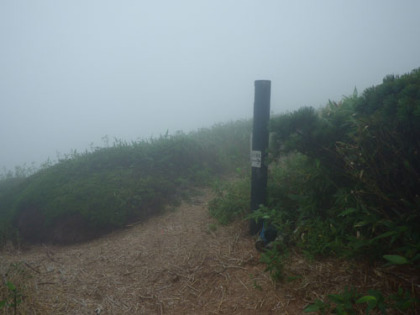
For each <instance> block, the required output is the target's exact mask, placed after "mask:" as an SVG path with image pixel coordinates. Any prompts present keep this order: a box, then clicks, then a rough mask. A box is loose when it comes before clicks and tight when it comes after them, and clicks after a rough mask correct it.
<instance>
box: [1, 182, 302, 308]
mask: <svg viewBox="0 0 420 315" xmlns="http://www.w3.org/2000/svg"><path fill="white" fill-rule="evenodd" d="M210 199H211V193H210V191H209V190H205V191H204V192H203V193H202V194H200V195H199V196H197V197H195V198H194V199H193V200H192V201H190V202H188V203H183V204H182V205H181V206H180V207H179V208H178V209H177V210H175V211H172V212H169V213H168V212H167V213H165V214H164V215H161V216H158V217H155V218H151V219H149V220H148V221H147V222H144V223H141V224H137V225H134V226H132V227H129V228H127V229H126V230H123V231H119V232H117V233H114V234H111V235H108V236H106V237H103V238H100V239H97V240H94V241H91V242H88V243H84V244H79V245H73V246H66V247H55V246H45V245H44V246H36V247H32V248H31V249H29V250H27V251H23V252H13V253H10V252H9V253H6V252H3V253H1V254H0V255H1V256H2V257H1V258H2V260H3V262H4V263H5V264H3V265H9V263H11V262H21V266H22V267H21V268H24V269H25V270H26V274H27V273H28V272H29V273H30V274H31V278H30V280H28V281H29V284H28V286H27V288H26V292H24V293H25V296H26V297H25V299H24V302H23V303H22V304H21V305H19V307H18V310H20V311H22V312H23V313H25V314H98V313H100V314H270V313H276V314H277V313H279V314H297V313H301V312H302V308H303V307H304V305H305V304H306V302H305V301H301V300H296V299H295V298H293V295H292V294H291V292H287V290H282V289H279V288H278V289H276V288H275V284H274V283H273V282H272V281H271V279H270V277H269V274H267V273H265V272H264V268H265V266H264V265H263V264H261V263H260V262H259V253H258V252H257V251H256V250H255V249H254V240H253V239H252V237H250V236H248V235H247V224H246V223H244V222H241V223H237V224H234V225H232V226H228V227H222V226H219V225H217V224H216V222H215V220H214V219H212V218H211V217H210V216H209V215H208V210H207V202H208V201H209V200H210Z"/></svg>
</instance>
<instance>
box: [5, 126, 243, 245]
mask: <svg viewBox="0 0 420 315" xmlns="http://www.w3.org/2000/svg"><path fill="white" fill-rule="evenodd" d="M249 126H250V123H249V122H246V121H243V122H232V123H228V124H221V125H218V126H214V127H213V128H210V129H202V130H200V131H197V132H193V133H190V134H183V133H178V134H176V135H172V136H169V135H166V136H161V137H159V138H156V139H149V140H147V141H139V142H131V143H127V142H124V141H116V142H114V144H113V145H111V146H108V147H105V148H96V149H95V150H94V151H92V152H84V153H77V152H72V154H71V155H68V156H66V158H64V159H61V160H60V161H59V162H58V163H56V164H54V165H49V166H47V167H44V168H42V169H41V170H39V171H37V172H35V173H34V174H32V175H30V176H28V177H26V178H25V177H24V176H19V177H13V176H8V177H6V178H4V179H3V180H1V181H0V236H1V238H2V243H3V244H4V243H5V242H6V241H7V240H9V239H14V240H17V239H23V240H24V241H32V242H49V241H53V242H58V243H66V242H74V241H80V240H83V239H87V238H90V237H94V236H96V235H100V234H103V233H106V232H108V231H111V230H113V229H117V228H121V227H123V226H124V225H126V224H127V223H129V222H132V221H134V220H140V219H144V218H147V217H148V216H150V215H154V214H156V213H159V212H160V211H161V210H162V209H164V208H165V207H166V206H167V205H169V204H176V203H178V202H179V201H180V200H181V199H182V198H183V196H185V195H186V194H187V193H188V191H189V190H191V189H193V188H194V187H196V186H199V185H204V184H208V183H209V180H210V179H211V178H214V177H215V176H218V175H220V174H225V173H227V172H233V171H234V169H235V168H236V167H237V166H238V165H239V164H238V163H243V160H244V156H245V157H247V154H248V152H247V151H248V150H247V149H248V146H249V140H248V139H249V138H248V137H249V134H250V129H249V128H250V127H249Z"/></svg>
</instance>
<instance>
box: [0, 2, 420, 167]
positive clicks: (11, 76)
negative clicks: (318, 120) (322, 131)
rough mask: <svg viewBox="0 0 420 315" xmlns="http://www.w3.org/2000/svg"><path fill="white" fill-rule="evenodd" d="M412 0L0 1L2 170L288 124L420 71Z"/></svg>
mask: <svg viewBox="0 0 420 315" xmlns="http://www.w3.org/2000/svg"><path fill="white" fill-rule="evenodd" d="M419 16H420V1H418V0H394V1H390V0H352V1H347V0H346V1H345V0H331V1H314V0H307V1H298V0H296V1H282V0H189V1H187V0H177V1H173V0H171V1H169V0H167V1H164V0H161V1H158V0H156V1H143V0H137V1H135V0H131V1H129V0H60V1H57V0H1V1H0V45H1V47H0V48H1V49H0V146H1V151H0V170H1V169H2V168H3V167H6V168H7V169H10V168H13V167H14V166H16V165H23V164H24V163H27V164H30V163H31V162H36V163H37V164H40V163H42V162H45V160H46V159H47V158H48V157H50V158H51V159H53V160H55V159H56V158H57V154H56V152H60V153H61V154H65V153H69V152H70V150H71V149H77V150H80V151H84V150H85V149H87V148H89V146H90V144H91V143H92V142H93V143H95V145H103V143H102V140H101V139H102V137H103V136H105V135H108V136H109V137H110V138H111V139H112V138H113V137H116V138H121V139H124V140H128V141H131V140H136V139H138V138H148V137H150V136H159V135H160V134H164V133H165V132H166V130H169V132H170V133H174V132H176V131H177V130H183V131H185V132H188V131H190V130H195V129H197V128H200V127H209V126H211V125H213V124H214V123H219V122H226V121H230V120H237V119H243V118H251V117H252V108H253V97H254V80H258V79H267V80H271V81H272V98H271V108H272V112H273V113H282V112H286V111H291V110H294V109H297V108H299V107H301V106H305V105H311V106H314V107H319V106H322V105H325V104H326V103H327V102H328V99H332V100H340V99H341V98H342V96H343V95H350V94H351V93H352V92H353V89H354V87H357V89H358V90H359V92H362V91H363V90H364V89H365V88H367V87H369V86H372V85H376V84H379V83H381V82H382V79H383V77H384V76H385V75H387V74H404V73H407V72H409V71H411V70H413V69H414V68H418V67H420V18H419Z"/></svg>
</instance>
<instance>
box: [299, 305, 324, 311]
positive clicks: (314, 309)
mask: <svg viewBox="0 0 420 315" xmlns="http://www.w3.org/2000/svg"><path fill="white" fill-rule="evenodd" d="M319 310H320V306H319V305H317V304H311V305H308V306H307V307H305V309H304V310H303V311H304V312H305V313H312V312H318V311H319Z"/></svg>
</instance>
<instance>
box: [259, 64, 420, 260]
mask: <svg viewBox="0 0 420 315" xmlns="http://www.w3.org/2000/svg"><path fill="white" fill-rule="evenodd" d="M271 128H272V131H274V132H275V133H276V139H277V140H276V146H275V147H274V148H273V156H274V159H275V160H277V161H276V162H275V163H285V162H284V160H283V159H284V157H286V161H287V160H289V159H294V161H289V162H288V163H289V164H288V165H287V166H286V167H285V168H284V165H279V164H277V165H276V167H273V171H272V174H271V176H272V180H274V181H275V182H272V183H271V190H270V204H269V207H271V208H273V209H276V210H278V211H274V212H270V215H269V217H271V220H272V221H273V222H275V224H277V225H278V227H279V228H280V229H281V230H284V229H286V231H291V230H293V231H294V234H293V235H290V234H289V236H290V237H292V238H294V239H295V240H296V242H297V243H298V244H299V245H300V246H302V247H303V248H304V249H305V250H307V251H308V252H310V253H312V254H326V253H339V254H344V255H351V256H354V255H370V256H371V257H372V258H378V257H381V256H382V255H385V254H390V253H392V254H397V255H401V256H404V257H406V259H407V261H411V262H414V261H415V260H417V259H419V249H420V238H419V233H418V231H417V227H418V226H419V224H420V211H419V210H420V208H419V207H420V197H419V190H418V189H419V188H418V187H420V176H419V175H420V155H419V148H420V70H414V71H413V72H412V73H410V74H407V75H403V76H401V77H397V76H387V77H386V78H385V79H384V81H383V83H382V84H381V85H379V86H376V87H372V88H369V89H367V90H366V91H365V92H364V93H363V94H362V95H361V96H360V97H359V96H358V95H357V91H355V93H354V94H353V95H352V96H351V97H346V98H344V99H343V100H342V101H341V102H339V103H335V102H330V103H329V104H328V105H327V106H326V107H325V108H323V109H321V110H314V109H313V108H302V109H300V110H298V111H295V112H293V113H290V114H286V115H282V116H279V117H276V118H274V119H273V120H272V123H271ZM282 156H283V159H282V158H281V157H282ZM290 163H294V165H290ZM278 168H281V169H283V170H281V171H280V170H278ZM297 174H299V176H297ZM261 215H262V216H263V215H265V216H266V217H267V213H265V214H263V213H262V214H261Z"/></svg>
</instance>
